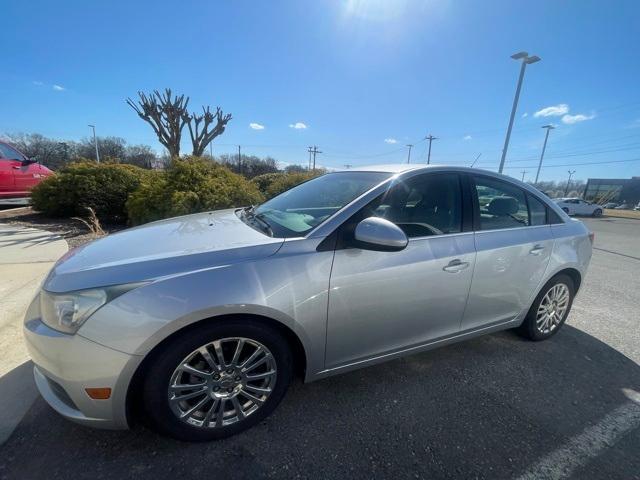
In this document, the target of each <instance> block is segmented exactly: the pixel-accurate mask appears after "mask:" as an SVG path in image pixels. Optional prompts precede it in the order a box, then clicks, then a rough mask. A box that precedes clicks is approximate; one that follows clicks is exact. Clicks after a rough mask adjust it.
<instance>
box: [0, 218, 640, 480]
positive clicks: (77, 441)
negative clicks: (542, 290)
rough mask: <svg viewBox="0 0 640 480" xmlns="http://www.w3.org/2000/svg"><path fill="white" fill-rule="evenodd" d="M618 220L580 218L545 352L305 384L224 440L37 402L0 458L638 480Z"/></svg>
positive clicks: (633, 323) (635, 290) (105, 470)
mask: <svg viewBox="0 0 640 480" xmlns="http://www.w3.org/2000/svg"><path fill="white" fill-rule="evenodd" d="M609 220H610V219H607V218H603V219H594V220H587V221H586V223H588V225H589V226H590V228H592V229H593V230H594V231H595V232H596V247H597V248H599V250H595V251H594V257H593V261H592V266H591V271H590V273H589V275H588V276H587V278H586V280H585V284H584V286H583V289H582V291H581V292H580V295H579V296H578V298H577V299H576V302H575V305H574V309H573V311H572V313H571V317H570V321H569V324H568V325H567V326H566V327H565V328H563V329H562V330H561V331H560V332H559V333H558V334H557V335H556V336H555V337H553V338H552V339H550V340H549V341H546V342H538V343H533V342H528V341H525V340H522V339H520V338H519V337H517V336H516V335H515V334H513V333H512V332H501V333H499V334H495V335H490V336H486V337H483V338H478V339H475V340H471V341H468V342H465V343H461V344H457V345H453V346H449V347H445V348H442V349H439V350H435V351H432V352H427V353H423V354H419V355H415V356H413V357H408V358H405V359H399V360H395V361H392V362H390V363H387V364H383V365H379V366H374V367H370V368H367V369H363V370H360V371H356V372H351V373H348V374H345V375H342V376H338V377H333V378H330V379H326V380H322V381H319V382H315V383H311V384H308V385H302V384H300V383H299V382H298V383H296V384H294V385H293V387H292V389H291V391H290V392H289V393H288V394H287V396H286V398H285V400H284V401H283V403H282V405H281V406H280V407H279V408H278V409H277V410H276V412H275V413H274V414H273V415H272V416H271V417H270V418H268V419H267V420H266V421H265V422H263V423H262V424H260V425H259V426H257V427H255V428H253V429H251V430H249V431H246V432H244V433H242V434H240V435H237V436H235V437H232V438H230V439H227V440H224V441H219V442H214V443H205V444H187V443H181V442H176V441H173V440H170V439H167V438H163V437H159V436H157V435H156V434H154V433H153V432H151V431H149V430H147V429H145V428H143V427H135V428H134V429H133V430H132V431H128V432H112V431H98V430H91V429H88V428H84V427H80V426H76V425H74V424H72V423H69V422H67V421H65V420H63V419H62V418H60V417H59V416H58V415H56V414H54V413H53V411H52V410H51V409H50V408H49V407H48V406H47V405H46V404H45V403H44V402H43V401H42V400H41V399H38V400H36V402H35V403H34V405H33V407H32V408H31V410H30V411H29V412H28V414H27V415H26V417H25V418H24V420H23V421H22V423H21V424H20V425H19V426H18V428H17V429H16V431H15V432H14V434H13V435H12V437H11V438H10V439H9V441H8V442H7V443H6V444H5V445H4V446H3V447H0V478H2V479H22V478H29V479H39V478H74V479H82V478H91V479H92V480H95V479H100V478H109V479H112V478H118V479H121V478H137V479H139V478H153V479H164V478H171V479H175V478H176V477H177V476H185V477H209V476H211V477H214V476H215V477H220V478H225V477H228V478H249V477H251V478H314V479H317V478H340V479H342V478H367V479H369V478H394V479H395V478H429V479H439V478H488V479H498V478H568V477H573V478H580V479H584V478H588V479H599V478H602V479H605V478H606V479H625V480H626V479H639V478H640V455H639V454H638V452H640V427H639V426H640V393H639V392H640V366H639V365H638V363H639V362H640V355H639V354H638V351H637V347H638V338H637V335H638V331H639V330H640V325H639V322H640V315H638V310H637V305H638V304H639V302H640V288H639V287H640V275H639V273H640V269H639V268H638V267H640V260H636V259H633V258H629V257H634V256H635V257H637V256H638V251H640V248H639V245H640V221H635V223H629V224H627V223H626V222H628V221H626V220H622V219H615V220H614V221H613V222H610V221H609ZM629 222H633V221H629ZM628 238H631V239H632V240H629V239H628ZM600 248H601V249H602V250H600ZM605 250H607V251H605ZM609 251H611V252H613V253H610V252H609Z"/></svg>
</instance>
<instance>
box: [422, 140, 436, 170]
mask: <svg viewBox="0 0 640 480" xmlns="http://www.w3.org/2000/svg"><path fill="white" fill-rule="evenodd" d="M424 139H425V140H429V154H428V155H427V165H429V163H431V142H433V141H434V140H437V139H438V137H434V136H433V135H431V134H429V135H428V136H427V137H424Z"/></svg>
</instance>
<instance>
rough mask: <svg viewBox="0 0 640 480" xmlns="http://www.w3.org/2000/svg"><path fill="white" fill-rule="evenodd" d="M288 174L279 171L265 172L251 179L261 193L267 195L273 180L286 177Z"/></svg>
mask: <svg viewBox="0 0 640 480" xmlns="http://www.w3.org/2000/svg"><path fill="white" fill-rule="evenodd" d="M286 175H287V174H286V173H284V172H277V173H265V174H263V175H258V176H257V177H253V178H252V179H251V183H253V184H254V185H255V187H256V188H257V189H258V190H260V193H262V194H263V195H265V196H266V193H267V190H268V189H269V187H271V185H272V184H273V182H275V181H276V180H278V179H280V178H282V177H285V176H286Z"/></svg>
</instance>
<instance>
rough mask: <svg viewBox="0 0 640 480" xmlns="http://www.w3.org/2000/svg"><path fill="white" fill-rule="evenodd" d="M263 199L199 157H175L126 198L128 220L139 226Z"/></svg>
mask: <svg viewBox="0 0 640 480" xmlns="http://www.w3.org/2000/svg"><path fill="white" fill-rule="evenodd" d="M262 201H263V196H262V194H261V193H260V191H259V190H258V189H257V187H256V186H255V185H254V184H252V183H251V182H249V181H248V180H246V179H245V178H244V177H242V176H240V175H237V174H235V173H233V172H231V171H230V170H229V169H228V168H226V167H224V166H222V165H219V164H216V163H213V162H211V161H209V160H205V159H202V158H197V157H186V158H183V159H180V160H174V161H173V162H172V163H171V165H170V166H169V168H168V169H167V170H166V171H165V172H162V173H161V174H159V175H155V176H150V177H149V178H147V179H146V180H145V181H144V182H143V183H142V184H141V185H140V187H139V188H138V189H137V190H136V191H135V192H133V193H132V194H131V195H130V197H129V200H128V201H127V205H126V208H127V212H128V216H129V223H130V224H132V225H138V224H141V223H146V222H151V221H154V220H159V219H162V218H167V217H174V216H177V215H186V214H189V213H196V212H203V211H207V210H216V209H222V208H230V207H238V206H244V205H253V204H257V203H260V202H262Z"/></svg>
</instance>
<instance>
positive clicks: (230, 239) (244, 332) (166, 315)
mask: <svg viewBox="0 0 640 480" xmlns="http://www.w3.org/2000/svg"><path fill="white" fill-rule="evenodd" d="M592 241H593V237H592V234H591V233H590V232H589V231H588V230H587V229H586V228H585V226H584V225H583V224H582V223H581V222H579V221H576V220H572V219H570V218H569V217H568V216H567V215H566V213H565V212H563V211H562V210H561V209H560V208H559V207H558V206H557V205H556V204H555V203H553V202H552V201H550V200H549V199H547V198H546V197H545V196H544V195H542V194H541V193H540V192H539V191H537V190H536V189H534V188H532V187H530V186H528V185H526V184H524V183H521V182H518V181H516V180H513V179H511V178H508V177H505V176H502V175H498V174H495V173H491V172H485V171H481V170H473V169H468V168H455V167H438V166H412V165H400V166H375V167H371V168H362V169H352V170H347V171H342V172H334V173H329V174H326V175H323V176H321V177H318V178H315V179H313V180H310V181H308V182H306V183H303V184H302V185H299V186H297V187H295V188H293V189H291V190H289V191H287V192H285V193H283V194H281V195H279V196H277V197H275V198H273V199H272V200H269V201H267V202H266V203H264V204H262V205H260V206H257V207H254V206H250V207H245V208H237V209H230V210H222V211H214V212H206V213H199V214H195V215H187V216H184V217H178V218H171V219H167V220H162V221H158V222H154V223H150V224H147V225H143V226H140V227H137V228H133V229H130V230H126V231H124V232H121V233H117V234H114V235H109V236H108V237H105V238H102V239H100V240H97V241H95V242H93V243H90V244H87V245H85V246H83V247H80V248H77V249H75V250H72V251H70V252H69V253H68V254H67V255H65V256H64V257H63V258H62V259H60V261H58V263H57V264H56V265H55V266H54V268H53V269H52V271H51V272H50V274H49V275H48V277H47V278H46V280H45V281H44V283H43V285H42V288H41V290H40V292H39V293H38V295H37V296H36V298H35V299H34V301H33V302H32V304H31V305H30V307H29V309H28V311H27V314H26V317H25V322H24V332H25V337H26V342H27V345H28V348H29V351H30V353H31V356H32V358H33V361H34V364H35V367H34V375H35V380H36V383H37V386H38V388H39V390H40V393H41V394H42V396H43V397H44V399H45V400H46V401H47V402H48V403H49V404H50V405H51V406H52V407H53V408H54V409H55V410H56V411H58V412H59V413H60V414H62V415H63V416H65V417H67V418H69V419H71V420H74V421H77V422H79V423H82V424H86V425H92V426H97V427H104V428H127V427H128V426H129V425H130V424H131V422H132V421H134V420H135V419H138V418H142V419H145V420H146V421H147V422H148V423H149V424H151V425H152V426H153V427H154V428H156V429H157V430H159V431H160V432H163V433H165V434H168V435H171V436H173V437H176V438H179V439H184V440H210V439H217V438H222V437H226V436H228V435H231V434H234V433H237V432H239V431H241V430H244V429H246V428H248V427H250V426H252V425H254V424H256V423H258V422H260V421H261V420H262V419H264V418H265V417H266V416H267V415H268V414H269V413H270V412H272V411H273V410H274V408H276V406H277V405H278V403H279V402H280V400H281V399H282V397H283V396H284V394H285V391H286V390H287V387H288V385H289V382H290V381H291V378H292V376H293V375H294V374H300V375H302V376H303V378H304V380H305V381H307V382H308V381H313V380H317V379H321V378H325V377H328V376H330V375H335V374H338V373H342V372H347V371H349V370H353V369H356V368H361V367H366V366H369V365H373V364H375V363H379V362H383V361H386V360H390V359H393V358H396V357H399V356H402V355H408V354H413V353H416V352H422V351H425V350H428V349H431V348H435V347H438V346H442V345H446V344H449V343H452V342H457V341H461V340H466V339H469V338H472V337H475V336H478V335H483V334H486V333H491V332H495V331H498V330H503V329H508V328H517V329H518V331H519V332H520V333H521V334H523V335H524V336H525V337H528V338H529V339H531V340H544V339H547V338H549V337H551V336H552V335H554V334H555V333H557V332H558V330H559V329H560V328H561V327H562V325H563V323H564V321H565V319H566V318H567V315H568V313H569V310H570V308H571V303H572V301H573V299H574V296H575V294H576V292H577V291H578V289H579V288H580V285H581V283H582V282H583V279H584V276H585V273H586V270H587V266H588V264H589V260H590V258H591V243H592ZM345 413H347V414H348V412H345Z"/></svg>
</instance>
